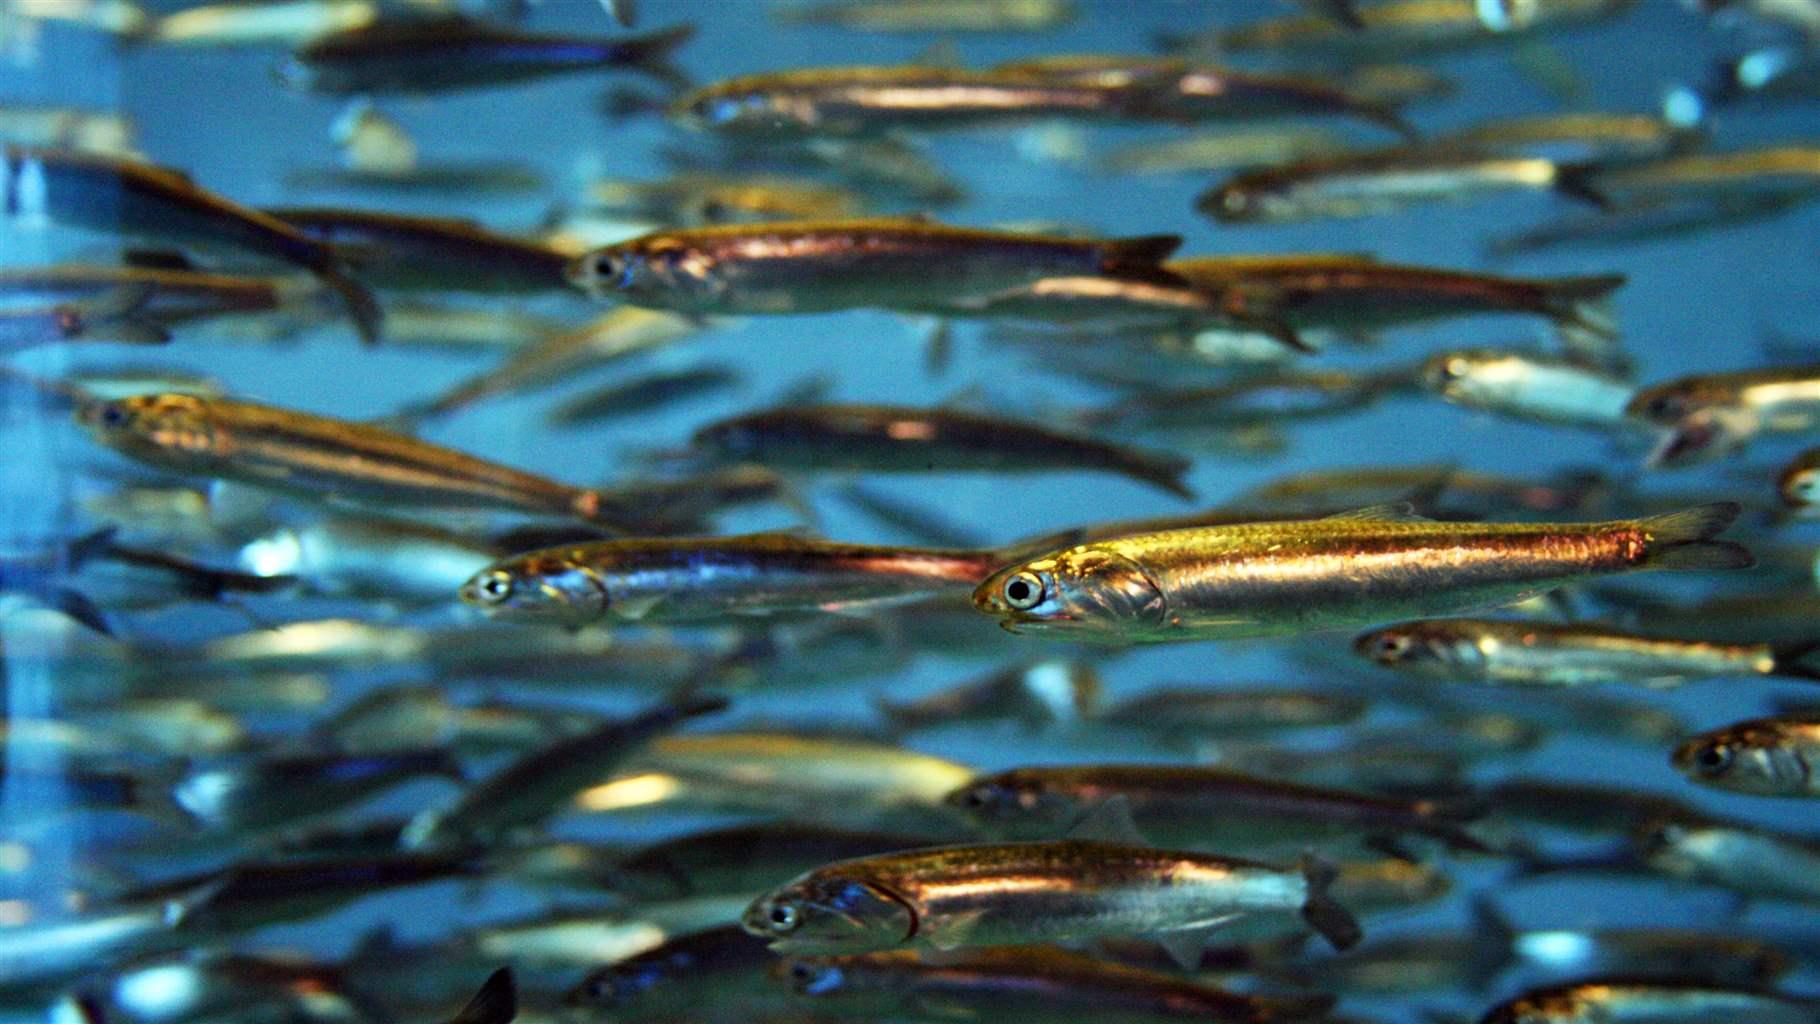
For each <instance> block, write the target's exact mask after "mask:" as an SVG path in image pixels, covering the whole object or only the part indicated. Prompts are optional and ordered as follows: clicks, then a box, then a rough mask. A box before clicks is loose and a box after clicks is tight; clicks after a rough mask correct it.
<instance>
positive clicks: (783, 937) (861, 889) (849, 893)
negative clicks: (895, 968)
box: [740, 869, 917, 953]
mask: <svg viewBox="0 0 1820 1024" xmlns="http://www.w3.org/2000/svg"><path fill="white" fill-rule="evenodd" d="M740 926H741V927H742V928H744V929H745V930H746V931H747V932H748V933H750V934H752V935H756V936H758V937H759V938H762V939H768V940H770V944H771V948H772V949H773V950H774V951H776V952H779V953H857V952H866V951H869V950H881V949H892V948H895V947H898V946H902V945H903V944H904V943H905V942H907V941H908V940H909V939H910V938H911V937H912V936H914V935H915V934H916V927H917V915H916V910H915V909H914V908H913V907H912V906H911V905H910V903H909V902H908V901H907V900H905V899H904V898H903V897H901V896H899V895H898V894H896V893H894V892H892V891H891V890H890V889H889V888H887V887H885V886H883V885H879V884H877V883H874V882H868V881H866V880H865V879H862V878H856V877H854V876H852V875H850V874H845V873H842V872H839V871H829V870H826V869H824V870H823V871H818V872H812V873H810V874H808V875H804V876H803V877H801V878H799V879H797V880H796V881H794V882H792V883H790V884H789V885H786V886H784V887H783V888H781V889H777V890H775V891H773V892H770V893H767V894H766V895H764V896H761V897H759V898H758V899H757V900H754V901H753V903H752V905H751V906H750V907H747V908H746V912H745V914H744V915H743V916H742V917H741V918H740Z"/></svg>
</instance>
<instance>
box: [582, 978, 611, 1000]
mask: <svg viewBox="0 0 1820 1024" xmlns="http://www.w3.org/2000/svg"><path fill="white" fill-rule="evenodd" d="M587 991H588V998H589V999H596V1000H600V1001H603V1002H604V1001H605V1000H608V999H611V998H613V983H612V982H611V981H609V980H607V979H606V978H596V979H595V980H593V981H590V982H588V990H587Z"/></svg>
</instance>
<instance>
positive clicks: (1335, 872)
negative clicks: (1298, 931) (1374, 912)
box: [1300, 853, 1365, 950]
mask: <svg viewBox="0 0 1820 1024" xmlns="http://www.w3.org/2000/svg"><path fill="white" fill-rule="evenodd" d="M1300 867H1301V869H1302V877H1303V878H1304V879H1306V880H1307V882H1308V897H1307V899H1305V900H1303V902H1302V920H1304V921H1306V922H1308V925H1309V927H1311V928H1313V929H1314V930H1315V931H1317V932H1320V933H1321V937H1322V938H1324V939H1326V940H1327V944H1328V945H1330V946H1332V947H1333V948H1334V949H1338V950H1347V949H1351V948H1352V947H1354V946H1356V945H1358V944H1359V940H1360V939H1363V938H1364V937H1365V932H1364V930H1363V929H1361V928H1360V927H1359V920H1358V918H1356V917H1353V916H1352V911H1350V910H1347V909H1346V908H1345V907H1342V906H1340V905H1339V904H1338V903H1336V902H1334V899H1333V897H1332V896H1329V895H1328V894H1327V890H1328V889H1330V888H1332V887H1333V883H1334V882H1335V881H1337V880H1338V879H1339V877H1340V869H1339V868H1337V867H1335V866H1334V865H1333V864H1332V862H1330V861H1327V860H1324V859H1322V858H1321V857H1319V856H1317V855H1315V854H1313V853H1305V854H1303V855H1302V860H1301V864H1300Z"/></svg>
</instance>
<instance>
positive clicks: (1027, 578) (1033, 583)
mask: <svg viewBox="0 0 1820 1024" xmlns="http://www.w3.org/2000/svg"><path fill="white" fill-rule="evenodd" d="M1005 603H1006V604H1008V605H1010V606H1011V607H1013V608H1016V609H1017V610H1018V611H1026V610H1028V609H1031V608H1035V607H1036V606H1037V605H1039V604H1042V603H1043V581H1042V580H1040V579H1038V578H1037V577H1036V576H1034V575H1032V574H1031V573H1027V572H1020V573H1018V574H1017V575H1015V576H1013V577H1011V578H1010V579H1008V580H1006V581H1005Z"/></svg>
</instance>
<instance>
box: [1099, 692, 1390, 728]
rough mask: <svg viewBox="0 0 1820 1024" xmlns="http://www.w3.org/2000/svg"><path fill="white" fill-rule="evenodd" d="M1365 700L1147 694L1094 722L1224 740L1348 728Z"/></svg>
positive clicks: (1246, 694) (1306, 694) (1297, 695)
mask: <svg viewBox="0 0 1820 1024" xmlns="http://www.w3.org/2000/svg"><path fill="white" fill-rule="evenodd" d="M1365 710H1366V703H1365V701H1364V700H1363V699H1361V698H1357V697H1351V696H1348V695H1345V694H1340V693H1322V692H1319V691H1311V690H1286V689H1254V688H1249V687H1242V686H1238V687H1235V686H1229V685H1225V684H1222V685H1221V686H1220V687H1218V688H1215V689H1188V688H1164V689H1156V690H1148V691H1146V692H1144V693H1140V694H1138V695H1136V696H1134V697H1131V698H1129V699H1127V700H1124V701H1122V702H1120V703H1118V704H1115V705H1113V706H1112V707H1110V708H1107V709H1106V710H1105V711H1104V712H1103V713H1101V714H1099V715H1097V716H1095V721H1099V722H1105V723H1107V724H1108V725H1119V726H1125V727H1128V728H1133V729H1143V730H1145V731H1148V732H1153V733H1158V734H1161V735H1166V736H1173V737H1179V738H1182V739H1202V738H1207V739H1223V738H1228V737H1232V736H1245V735H1250V734H1252V733H1258V732H1276V731H1279V730H1292V729H1318V728H1322V727H1324V726H1331V725H1347V724H1350V723H1352V722H1355V721H1357V720H1358V719H1359V718H1360V717H1362V716H1363V715H1364V714H1365Z"/></svg>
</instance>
